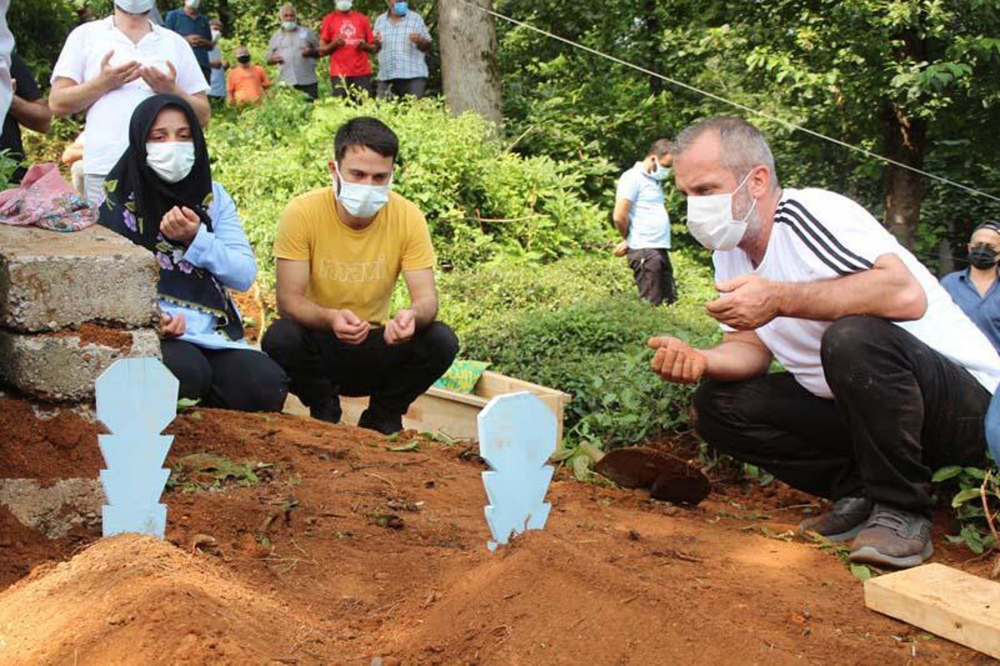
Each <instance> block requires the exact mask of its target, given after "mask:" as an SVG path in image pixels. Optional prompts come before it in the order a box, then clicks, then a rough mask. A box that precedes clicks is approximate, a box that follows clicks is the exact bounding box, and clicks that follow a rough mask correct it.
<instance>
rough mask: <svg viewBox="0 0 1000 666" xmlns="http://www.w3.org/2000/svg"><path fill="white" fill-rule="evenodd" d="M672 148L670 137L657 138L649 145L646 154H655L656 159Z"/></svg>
mask: <svg viewBox="0 0 1000 666" xmlns="http://www.w3.org/2000/svg"><path fill="white" fill-rule="evenodd" d="M673 150H674V142H673V141H671V140H670V139H657V140H656V141H654V142H653V145H651V146H650V147H649V152H648V153H646V156H647V157H649V156H650V155H655V156H656V159H660V158H661V157H663V156H664V155H669V154H670V153H672V152H673Z"/></svg>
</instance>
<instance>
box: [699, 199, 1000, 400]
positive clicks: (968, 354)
mask: <svg viewBox="0 0 1000 666" xmlns="http://www.w3.org/2000/svg"><path fill="white" fill-rule="evenodd" d="M885 254H895V255H896V256H898V257H899V258H900V259H901V260H902V261H903V263H904V264H905V265H906V267H907V268H908V269H909V270H910V272H911V273H912V274H913V275H914V277H916V278H917V281H919V282H920V285H921V286H922V287H923V288H924V293H926V295H927V311H926V312H925V313H924V316H923V317H922V318H920V319H917V320H915V321H907V322H897V325H898V326H900V327H902V328H904V329H906V330H907V331H909V332H910V333H912V334H913V335H914V336H916V337H917V338H918V339H920V340H921V341H923V342H924V343H925V344H927V345H928V346H929V347H931V348H932V349H934V350H936V351H938V352H939V353H941V354H942V355H944V356H945V357H947V358H949V359H951V360H952V361H954V362H955V363H957V364H958V365H960V366H962V367H964V368H965V369H966V370H968V371H969V372H970V373H971V374H972V375H973V376H974V377H975V378H976V379H977V380H978V381H979V383H981V384H982V385H983V386H984V387H986V389H987V390H988V391H989V392H990V393H993V392H994V391H995V390H996V388H997V384H998V383H1000V356H998V355H997V352H996V350H994V348H993V345H991V344H990V342H989V340H988V339H987V338H986V336H985V335H983V333H982V332H981V331H980V330H979V329H978V328H977V327H976V325H975V324H974V323H972V321H971V320H970V319H969V318H968V317H967V316H966V315H965V313H963V312H962V310H961V309H960V308H959V307H958V306H957V305H955V303H954V302H953V301H952V300H951V297H950V296H949V295H948V292H946V291H945V290H944V289H943V288H942V287H941V285H940V284H939V283H938V281H937V279H936V278H935V277H934V276H933V275H931V273H930V271H928V270H927V268H925V267H924V265H923V264H921V263H920V262H919V261H917V258H916V257H914V256H913V255H912V254H911V253H910V252H909V250H907V249H906V248H904V247H903V246H902V245H900V244H899V242H898V241H897V240H896V238H895V237H894V236H893V235H892V234H890V233H889V232H888V231H887V230H886V229H885V227H883V226H882V225H881V224H879V222H878V221H877V220H876V219H875V218H874V217H872V215H871V214H870V213H869V212H868V211H866V210H865V209H864V208H862V207H861V206H860V205H858V204H856V203H855V202H853V201H851V200H850V199H848V198H847V197H844V196H841V195H839V194H835V193H834V192H828V191H826V190H821V189H816V188H808V189H802V190H797V189H790V188H789V189H785V191H784V193H783V195H782V197H781V202H780V204H779V205H778V210H777V211H776V213H775V217H774V226H773V227H772V229H771V238H770V240H769V241H768V244H767V253H766V254H765V255H764V259H763V261H762V262H761V264H760V266H758V267H757V268H756V269H755V268H754V267H753V265H752V264H751V263H750V258H749V257H748V256H747V254H746V253H745V252H744V251H743V250H741V249H739V248H736V249H734V250H728V251H725V252H716V253H715V254H714V255H713V257H712V258H713V261H714V263H715V277H716V281H717V282H723V281H725V280H729V279H732V278H735V277H739V276H741V275H747V274H752V275H759V276H761V277H764V278H767V279H769V280H776V281H779V282H813V281H816V280H827V279H831V278H837V277H841V276H844V275H850V274H852V273H857V272H859V271H863V270H868V269H869V268H871V267H872V264H874V263H875V261H876V260H877V259H878V258H879V257H881V256H882V255H885ZM831 323H832V322H826V321H810V320H807V319H793V318H790V317H779V318H777V319H775V320H773V321H771V322H770V323H768V324H767V325H765V326H762V327H760V328H758V329H757V330H756V333H757V335H758V336H759V337H760V339H761V340H762V341H763V342H764V344H765V345H767V348H768V349H770V350H771V353H772V354H774V356H775V358H776V359H778V361H780V362H781V364H782V365H784V366H785V368H787V369H788V371H789V372H791V373H792V374H793V375H794V376H795V379H796V380H797V381H798V382H799V384H801V385H802V386H803V387H805V388H806V389H807V390H809V391H810V392H811V393H813V394H814V395H816V396H819V397H821V398H832V397H833V393H832V392H831V391H830V387H829V386H828V385H827V383H826V378H825V376H824V374H823V366H822V363H821V362H820V343H821V341H822V338H823V333H824V332H825V331H826V329H827V328H828V327H829V326H830V324H831ZM722 328H723V330H726V331H732V330H733V329H731V328H729V327H727V326H723V327H722Z"/></svg>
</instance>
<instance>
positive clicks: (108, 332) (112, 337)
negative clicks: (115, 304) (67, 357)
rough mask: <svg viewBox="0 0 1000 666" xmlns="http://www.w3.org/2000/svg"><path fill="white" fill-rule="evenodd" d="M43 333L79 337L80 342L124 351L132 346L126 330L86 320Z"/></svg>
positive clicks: (54, 335)
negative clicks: (71, 326) (73, 325)
mask: <svg viewBox="0 0 1000 666" xmlns="http://www.w3.org/2000/svg"><path fill="white" fill-rule="evenodd" d="M43 335H51V336H53V337H58V338H68V337H73V338H79V339H80V344H84V345H86V344H97V345H103V346H105V347H113V348H114V349H122V350H125V351H128V350H129V349H131V348H132V336H131V335H130V334H129V332H128V331H123V330H121V329H117V328H110V327H107V326H102V325H100V324H95V323H93V322H86V323H83V324H80V325H79V326H78V327H76V328H64V329H62V330H59V331H56V332H54V333H47V334H43Z"/></svg>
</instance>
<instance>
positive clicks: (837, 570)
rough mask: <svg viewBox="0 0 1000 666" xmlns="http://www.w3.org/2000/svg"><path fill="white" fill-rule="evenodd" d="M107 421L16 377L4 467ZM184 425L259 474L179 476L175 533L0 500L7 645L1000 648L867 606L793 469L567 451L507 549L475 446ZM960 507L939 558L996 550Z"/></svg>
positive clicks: (1, 632)
mask: <svg viewBox="0 0 1000 666" xmlns="http://www.w3.org/2000/svg"><path fill="white" fill-rule="evenodd" d="M99 427H100V426H99V425H96V424H93V423H90V422H88V421H87V420H86V419H83V418H81V417H80V416H78V415H76V414H71V413H68V412H63V413H61V414H59V415H57V416H55V417H51V416H50V417H48V419H47V420H38V419H37V417H36V415H35V412H34V410H33V409H32V407H31V406H30V405H28V404H27V403H25V402H22V401H18V400H13V399H10V398H6V399H5V398H0V433H3V435H4V439H3V441H0V451H2V456H0V478H26V477H28V478H40V479H44V480H47V481H49V482H54V481H55V480H57V479H64V478H74V477H91V478H93V477H96V476H97V474H98V470H99V469H100V468H101V466H102V463H101V459H100V454H99V451H98V448H97V444H96V437H95V435H96V434H97V432H98V431H99ZM168 432H169V433H173V434H175V435H176V440H175V443H174V446H173V449H172V451H171V455H170V458H168V465H171V466H173V465H175V464H177V463H178V462H181V461H182V459H185V460H186V459H187V458H185V456H189V455H191V454H200V453H212V454H217V455H220V456H224V457H226V458H228V459H230V460H232V461H237V462H247V463H251V469H254V470H256V474H255V476H256V478H257V480H258V483H256V484H253V485H249V486H240V485H238V484H230V485H227V484H225V483H223V484H222V487H221V488H220V489H216V490H207V491H206V490H194V491H192V488H193V487H194V485H193V484H194V483H195V482H201V481H205V479H204V478H200V477H197V475H195V476H192V477H191V479H190V481H192V483H191V484H187V485H185V486H184V488H180V487H177V488H173V489H171V490H169V491H168V492H166V493H165V494H164V501H165V502H166V503H167V505H168V506H169V515H168V527H167V541H166V542H161V541H157V540H155V539H151V538H146V537H138V536H134V535H126V536H120V537H116V538H113V539H108V540H99V539H98V537H99V531H98V528H96V527H86V526H77V527H75V528H74V530H71V531H70V532H69V533H68V534H66V535H65V536H64V537H62V538H60V539H58V540H55V541H49V540H48V539H46V538H45V537H43V536H41V535H40V534H38V533H37V532H34V531H32V530H30V529H27V528H24V527H22V526H21V525H20V524H19V523H18V522H17V521H16V520H15V519H13V517H12V515H11V514H10V513H9V512H8V511H5V510H4V509H3V508H0V590H2V591H0V663H3V664H29V663H30V664H118V663H135V664H161V663H162V664H166V663H195V664H202V663H203V664H305V665H309V664H364V665H366V666H367V665H368V664H370V663H372V660H373V658H375V657H381V658H382V663H383V664H394V663H397V664H398V663H402V664H515V665H520V664H584V663H586V664H595V665H603V664H616V665H617V664H637V665H638V664H641V665H647V664H674V663H682V664H736V663H739V664H784V663H789V664H791V663H795V664H801V663H814V664H870V663H893V664H896V663H898V664H903V663H924V662H926V663H939V664H953V663H966V664H968V663H973V664H975V663H988V662H989V661H990V660H989V659H988V658H986V657H983V656H981V655H977V654H976V653H974V652H972V651H970V650H967V649H964V648H962V647H960V646H957V645H955V644H953V643H950V642H948V641H945V640H943V639H940V638H932V637H930V636H928V635H926V634H923V633H922V632H919V631H917V630H914V629H912V628H909V627H908V626H906V625H904V624H901V623H898V622H895V621H893V620H890V619H888V618H885V617H882V616H880V615H877V614H875V613H872V612H870V611H868V610H866V609H865V607H864V602H863V594H862V586H861V584H860V583H859V582H858V581H857V580H856V579H855V578H853V577H852V576H851V574H850V572H849V571H848V570H847V569H846V568H845V567H844V565H843V564H842V562H841V561H840V560H839V559H838V558H837V557H836V556H835V555H833V554H831V553H829V552H825V551H823V550H821V549H819V548H818V547H816V546H815V545H813V544H810V543H805V542H802V541H799V540H797V539H793V538H792V537H791V536H790V535H789V534H787V532H788V531H789V530H791V529H792V528H793V526H794V525H795V523H796V522H797V521H798V520H799V519H800V518H801V516H802V515H803V511H805V510H808V509H810V508H812V509H815V506H814V505H813V506H812V507H810V506H804V505H809V504H810V502H809V498H806V497H804V496H802V495H800V494H798V493H795V492H793V491H789V490H788V489H786V488H781V487H777V486H769V487H768V488H767V489H765V490H761V489H760V488H758V487H753V488H750V487H740V486H735V485H729V484H721V483H720V484H716V487H715V489H714V491H713V494H712V496H711V497H710V499H709V500H708V501H706V502H704V503H703V504H702V505H701V506H699V507H698V508H696V509H683V508H679V507H673V506H670V505H666V504H662V503H659V502H654V501H651V500H649V499H648V498H646V497H644V496H643V495H642V494H641V493H636V492H632V491H623V490H618V489H613V488H607V487H602V486H600V485H596V484H583V483H579V482H577V481H575V480H573V479H571V478H570V477H568V476H567V475H566V474H565V473H563V472H561V471H560V472H559V473H557V475H556V479H555V480H554V481H553V483H552V486H551V488H550V490H549V494H548V500H549V501H550V502H551V503H552V505H553V509H552V513H551V515H550V517H549V522H548V525H547V527H546V529H545V530H544V531H540V532H532V533H529V534H527V535H524V536H523V537H521V538H518V539H517V540H516V541H515V542H513V543H512V544H511V545H510V546H508V547H502V548H501V549H500V550H498V551H497V552H496V553H495V554H491V553H489V552H488V551H487V549H486V542H487V540H488V539H489V531H488V528H487V526H486V522H485V520H484V518H483V509H482V507H483V505H484V504H485V493H484V491H483V489H482V483H481V479H480V476H479V473H480V472H481V471H482V470H483V467H482V464H481V461H479V460H478V458H477V456H476V455H475V452H474V450H471V449H469V448H468V447H466V446H464V445H455V444H451V445H448V444H442V443H438V442H434V441H429V440H419V441H418V440H417V438H415V437H412V436H409V435H407V436H404V437H402V438H400V439H397V440H395V441H386V440H385V439H384V438H382V437H379V436H377V435H375V434H373V433H370V432H367V431H362V430H357V429H353V428H348V427H340V426H330V425H326V424H322V423H319V422H314V421H310V420H306V419H300V418H296V417H290V416H262V415H235V414H231V413H226V412H221V411H215V410H206V409H199V410H197V411H194V412H188V413H186V414H184V415H182V416H180V417H178V419H177V420H176V421H175V422H174V424H173V425H172V426H171V427H170V429H169V430H168ZM412 441H418V443H417V448H416V450H406V451H391V450H388V448H389V447H396V448H411V447H409V446H407V445H409V444H410V443H411V442H412ZM258 463H265V466H260V465H258ZM946 529H947V526H940V525H939V526H936V532H935V535H936V544H937V545H939V553H938V555H937V556H936V559H937V561H941V562H944V563H947V564H951V565H954V566H962V567H963V568H965V569H967V570H970V571H973V572H975V573H980V574H981V573H983V572H984V571H985V570H986V569H987V568H988V566H989V563H988V562H986V561H972V562H969V561H968V560H969V558H970V554H969V553H968V552H967V551H963V550H961V549H960V548H957V547H954V546H950V545H948V544H947V543H946V542H945V540H944V536H943V535H944V531H945V530H946ZM375 663H378V662H377V661H376V662H375Z"/></svg>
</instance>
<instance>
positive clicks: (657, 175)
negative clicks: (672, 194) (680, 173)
mask: <svg viewBox="0 0 1000 666" xmlns="http://www.w3.org/2000/svg"><path fill="white" fill-rule="evenodd" d="M650 175H651V176H652V177H653V178H654V179H656V180H657V181H659V182H661V183H662V182H663V181H665V180H666V179H667V178H670V167H665V166H663V165H662V164H660V162H659V160H657V162H656V171H654V172H653V173H652V174H650Z"/></svg>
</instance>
